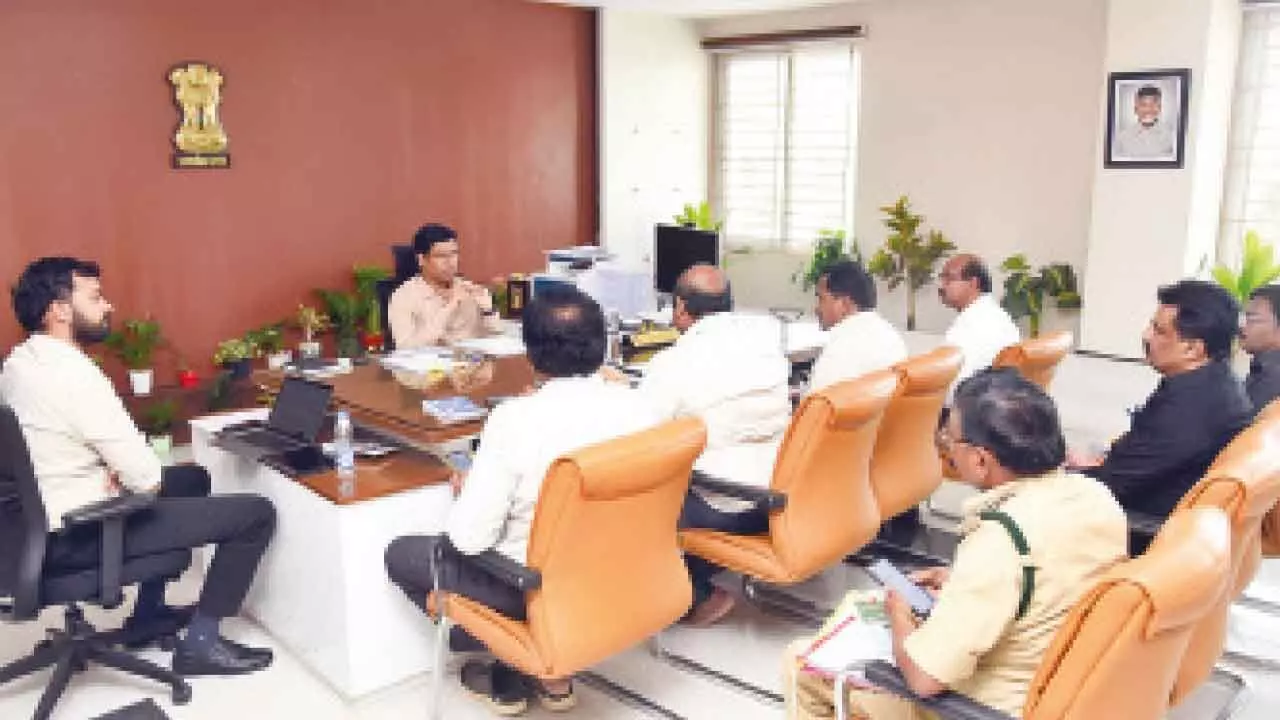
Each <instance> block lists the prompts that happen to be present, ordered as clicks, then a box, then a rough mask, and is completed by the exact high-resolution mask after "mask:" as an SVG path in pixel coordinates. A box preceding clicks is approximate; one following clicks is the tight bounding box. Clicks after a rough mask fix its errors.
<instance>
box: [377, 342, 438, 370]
mask: <svg viewBox="0 0 1280 720" xmlns="http://www.w3.org/2000/svg"><path fill="white" fill-rule="evenodd" d="M379 362H381V363H382V367H384V368H386V369H388V370H402V371H404V372H410V373H416V374H418V375H425V374H426V373H429V372H433V371H437V372H448V371H449V369H450V368H452V367H453V359H452V353H451V351H449V350H447V349H445V348H418V349H415V350H397V351H395V352H393V353H391V354H389V355H387V356H385V357H383V358H382V359H381V360H380V361H379Z"/></svg>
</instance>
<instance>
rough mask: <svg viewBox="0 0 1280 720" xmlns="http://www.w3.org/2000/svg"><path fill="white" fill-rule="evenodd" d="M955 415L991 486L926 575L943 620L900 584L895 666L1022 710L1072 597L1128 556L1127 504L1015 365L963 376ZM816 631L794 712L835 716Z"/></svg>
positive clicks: (893, 624) (952, 428)
mask: <svg viewBox="0 0 1280 720" xmlns="http://www.w3.org/2000/svg"><path fill="white" fill-rule="evenodd" d="M947 423H948V424H947V433H946V434H947V436H948V438H949V442H950V444H951V446H952V451H953V453H954V456H955V459H956V466H957V467H958V469H959V472H960V477H961V478H962V479H963V481H964V482H965V483H967V484H970V485H973V486H974V487H976V488H979V489H981V490H983V491H984V492H983V493H982V494H981V495H978V496H976V497H974V498H973V499H971V500H970V501H969V502H968V503H967V504H966V506H965V512H964V521H963V524H962V525H961V528H962V531H963V533H964V539H963V540H962V541H961V543H960V545H959V547H958V548H957V550H956V556H955V563H954V564H953V565H952V566H951V567H950V568H934V569H930V570H923V571H920V572H918V573H915V574H914V576H913V579H914V580H915V581H916V582H917V583H919V584H921V585H922V586H924V587H925V589H926V590H927V591H928V592H930V593H931V594H933V595H934V597H935V600H936V603H935V605H934V607H933V612H932V613H931V614H930V615H929V618H928V619H927V620H925V621H923V622H921V621H920V620H919V619H917V618H916V617H915V616H914V614H913V613H912V611H911V608H910V606H908V605H907V604H906V602H905V601H903V600H902V598H901V597H899V596H897V595H895V594H893V593H890V594H889V596H888V598H887V601H886V607H885V609H886V611H887V614H888V616H889V621H890V628H891V633H892V635H893V658H894V664H895V665H897V667H898V668H899V669H900V670H901V671H902V674H903V675H904V676H905V678H906V681H907V683H908V684H909V685H910V687H911V690H912V691H913V692H915V693H916V694H917V695H920V696H922V697H931V696H933V695H937V694H939V693H941V692H944V691H947V690H952V691H955V692H958V693H961V694H964V695H967V696H969V697H970V698H972V699H974V700H976V701H978V702H980V703H983V704H985V705H988V706H990V707H993V708H995V709H997V710H1000V711H1002V712H1005V713H1008V714H1009V715H1010V716H1012V717H1019V716H1020V715H1021V711H1022V705H1023V703H1024V701H1025V700H1026V697H1027V691H1028V690H1029V688H1030V685H1031V681H1032V679H1033V678H1034V676H1035V673H1036V670H1037V668H1038V666H1039V664H1040V658H1041V657H1043V655H1044V653H1045V651H1046V650H1047V649H1048V648H1049V644H1050V643H1051V642H1052V641H1053V637H1054V633H1055V632H1057V630H1058V628H1059V626H1061V624H1062V622H1063V621H1064V620H1065V619H1066V616H1067V614H1068V612H1069V611H1070V609H1071V607H1072V606H1073V605H1074V604H1075V603H1076V601H1077V600H1078V599H1079V598H1080V597H1082V596H1083V595H1084V593H1085V592H1087V591H1088V590H1089V589H1090V588H1091V587H1092V586H1093V585H1094V584H1095V583H1096V582H1097V580H1098V579H1099V578H1100V577H1101V575H1102V573H1103V572H1105V571H1106V570H1107V569H1108V568H1109V567H1111V566H1112V565H1113V564H1114V563H1116V562H1118V561H1120V560H1122V559H1124V558H1125V557H1126V553H1125V543H1126V538H1127V526H1126V522H1125V516H1124V511H1123V510H1122V509H1121V508H1120V505H1119V504H1118V503H1117V502H1116V500H1115V498H1114V497H1112V496H1111V493H1110V492H1108V490H1107V488H1106V487H1105V486H1104V485H1102V484H1101V483H1099V482H1098V481H1096V480H1093V479H1092V478H1089V477H1086V476H1084V475H1079V474H1075V473H1071V472H1065V471H1063V470H1061V469H1060V466H1061V465H1062V461H1063V458H1064V456H1065V454H1066V445H1065V441H1064V440H1063V437H1062V428H1061V426H1060V424H1059V421H1058V411H1057V408H1055V407H1054V404H1053V401H1052V400H1051V399H1050V398H1049V396H1048V395H1046V394H1045V393H1044V391H1043V390H1041V389H1040V388H1039V387H1037V386H1036V385H1034V384H1033V383H1031V382H1029V381H1027V380H1026V379H1024V378H1023V377H1022V376H1020V375H1019V374H1018V373H1017V372H1016V371H1014V370H1012V369H999V370H984V371H980V372H979V373H978V374H977V375H974V376H972V377H971V378H970V379H969V380H967V381H965V382H964V383H962V384H961V385H960V387H959V389H958V390H957V391H956V397H955V405H954V406H953V408H952V412H951V414H950V417H949V418H948V421H947ZM993 512H994V513H995V514H994V515H993V514H990V513H993ZM1015 530H1016V532H1015ZM1018 535H1020V536H1021V537H1017V536H1018ZM1015 538H1016V539H1015ZM1019 543H1023V544H1024V547H1025V550H1022V551H1020V550H1019V548H1018V544H1019ZM1024 556H1025V557H1024ZM1028 562H1029V563H1030V565H1031V566H1033V567H1034V568H1035V573H1034V576H1033V578H1032V580H1031V582H1030V583H1027V580H1026V575H1025V574H1024V572H1023V568H1024V567H1025V564H1026V563H1028ZM812 642H813V641H812V639H808V640H802V641H799V642H797V643H795V644H793V645H792V646H791V648H789V652H788V654H787V657H786V661H785V665H784V671H785V672H786V674H787V676H788V679H787V682H786V683H785V686H786V692H787V709H788V715H787V717H788V718H792V719H795V718H832V717H835V714H834V711H835V706H834V702H833V699H834V698H833V692H834V690H833V686H832V683H831V682H830V681H828V680H823V679H821V678H820V677H818V676H816V675H813V674H811V673H809V672H806V671H804V670H801V669H800V667H799V660H798V655H799V654H800V653H802V652H804V650H805V649H806V648H808V647H809V645H811V644H812ZM856 659H857V658H851V661H853V660H856ZM846 706H852V707H853V708H854V715H853V716H854V717H858V718H863V717H868V718H875V720H894V719H897V718H903V719H906V718H924V717H928V715H927V714H926V713H924V712H923V711H921V710H920V709H919V708H917V707H916V706H915V705H913V704H911V703H908V702H906V701H903V700H900V699H898V698H895V697H893V696H890V695H885V694H879V693H875V692H870V691H864V690H852V691H850V692H849V695H848V702H847V703H846Z"/></svg>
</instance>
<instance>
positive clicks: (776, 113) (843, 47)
mask: <svg viewBox="0 0 1280 720" xmlns="http://www.w3.org/2000/svg"><path fill="white" fill-rule="evenodd" d="M716 58H717V60H716V65H717V93H716V95H717V101H716V115H715V117H716V121H715V122H716V148H715V151H716V155H715V159H714V162H715V170H716V171H715V182H716V186H715V188H716V207H717V209H718V211H719V212H720V215H721V216H722V217H723V218H724V221H725V227H724V234H725V239H726V241H727V243H729V244H738V245H742V244H749V245H766V246H773V247H807V246H808V245H810V244H811V243H812V242H813V240H814V238H815V236H816V235H817V232H818V231H819V230H821V229H824V228H831V229H843V230H845V231H846V232H847V233H849V235H850V236H852V231H853V180H854V144H855V137H856V133H855V122H856V116H857V105H858V102H857V100H858V85H857V83H858V55H857V51H856V50H855V49H854V48H853V47H852V46H851V45H849V44H848V43H840V44H823V45H810V46H803V47H797V48H794V49H786V50H773V51H767V52H760V51H740V52H732V53H726V54H720V55H717V56H716Z"/></svg>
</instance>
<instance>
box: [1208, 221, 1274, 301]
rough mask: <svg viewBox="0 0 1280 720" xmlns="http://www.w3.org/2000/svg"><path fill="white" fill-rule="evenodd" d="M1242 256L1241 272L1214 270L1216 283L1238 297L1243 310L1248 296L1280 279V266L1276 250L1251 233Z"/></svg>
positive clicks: (1248, 234)
mask: <svg viewBox="0 0 1280 720" xmlns="http://www.w3.org/2000/svg"><path fill="white" fill-rule="evenodd" d="M1242 250H1243V252H1242V253H1241V255H1240V272H1238V273H1237V272H1232V270H1231V268H1228V267H1227V266H1225V265H1219V266H1217V267H1215V268H1214V269H1213V279H1214V280H1216V281H1217V282H1218V284H1219V285H1221V286H1222V287H1224V288H1226V289H1227V292H1229V293H1231V295H1232V296H1233V297H1235V299H1236V302H1238V303H1240V307H1244V306H1245V305H1247V304H1248V303H1249V296H1250V295H1252V294H1253V291H1254V290H1257V289H1258V288H1260V287H1262V286H1263V285H1270V284H1271V283H1273V282H1275V281H1276V280H1277V279H1280V265H1277V264H1276V262H1275V249H1274V248H1272V247H1271V246H1270V245H1266V244H1264V243H1263V242H1262V239H1261V238H1260V237H1258V233H1257V232H1255V231H1253V230H1250V231H1249V232H1247V233H1245V235H1244V247H1243V248H1242Z"/></svg>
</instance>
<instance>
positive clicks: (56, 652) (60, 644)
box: [0, 406, 191, 720]
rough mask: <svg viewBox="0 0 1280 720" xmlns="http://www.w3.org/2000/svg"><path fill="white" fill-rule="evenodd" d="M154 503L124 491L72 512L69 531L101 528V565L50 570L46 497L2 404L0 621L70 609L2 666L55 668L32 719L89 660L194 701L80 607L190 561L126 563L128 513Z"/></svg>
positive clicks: (170, 556)
mask: <svg viewBox="0 0 1280 720" xmlns="http://www.w3.org/2000/svg"><path fill="white" fill-rule="evenodd" d="M153 501H154V500H153V498H152V497H151V496H150V495H127V496H123V497H118V498H112V499H109V500H106V501H104V502H101V503H96V504H94V505H90V506H88V507H84V508H80V509H78V510H75V511H73V512H70V513H67V514H66V515H64V516H63V525H64V527H65V528H67V529H70V528H75V527H81V526H85V525H95V526H98V527H100V528H101V532H102V563H101V565H100V566H99V567H98V568H93V569H89V570H82V571H78V572H68V573H58V574H54V573H51V572H49V571H47V570H46V569H45V567H44V554H45V545H46V542H47V539H48V535H49V523H48V520H47V519H46V517H45V508H44V502H43V501H42V500H41V499H40V491H39V488H38V486H37V485H36V477H35V472H34V471H33V470H32V467H31V457H30V455H29V453H28V451H27V443H26V440H25V439H24V438H23V436H22V428H21V427H20V426H19V425H18V418H17V416H16V415H14V414H13V411H12V410H11V409H9V408H8V407H5V406H0V621H4V622H29V621H31V620H35V619H37V618H38V617H39V616H40V611H41V610H43V609H44V608H47V607H52V606H54V605H64V606H66V622H65V625H64V627H63V628H62V629H61V630H50V631H49V633H48V638H47V639H46V640H44V641H42V642H40V643H39V644H37V645H36V648H35V650H34V651H32V653H31V654H29V655H27V656H26V657H24V658H22V659H20V660H17V661H15V662H12V663H10V664H9V665H7V666H5V667H3V668H0V684H3V683H7V682H9V681H10V680H14V679H17V678H20V677H23V676H26V675H29V674H31V673H33V672H36V671H37V670H43V669H44V668H47V667H51V666H52V667H53V668H54V670H53V677H52V678H51V679H50V680H49V685H48V686H47V687H46V688H45V691H44V694H43V695H42V696H41V697H40V702H39V704H38V705H37V706H36V711H35V715H33V716H32V717H33V720H46V719H47V718H48V717H49V716H50V715H51V714H52V713H53V706H54V705H55V704H56V703H57V702H58V699H59V698H60V697H61V696H62V694H63V692H65V691H66V689H67V684H68V683H69V682H70V680H71V676H72V675H73V674H74V673H77V672H81V671H83V670H85V669H86V667H87V664H88V662H89V661H93V662H96V663H98V664H101V665H105V666H107V667H111V668H115V669H117V670H121V671H123V672H126V673H129V674H131V675H137V676H140V677H145V678H150V679H152V680H156V681H158V682H161V683H164V684H166V685H168V686H169V688H170V692H171V694H172V698H173V702H174V704H177V705H184V704H186V703H187V702H188V701H190V699H191V686H190V685H188V684H187V683H186V682H184V681H183V679H182V678H181V677H180V676H178V675H176V674H174V673H173V672H171V671H170V670H167V669H165V668H162V667H160V666H159V665H156V664H154V663H150V662H148V661H146V660H142V659H141V658H138V657H135V656H133V655H131V654H129V653H127V652H124V651H121V650H117V649H115V648H114V647H112V645H113V641H112V640H111V639H110V638H111V637H112V634H104V633H99V632H98V631H97V630H95V629H94V627H93V626H92V625H90V624H89V623H88V622H86V621H85V619H84V614H83V613H82V612H81V610H80V607H79V605H78V603H82V602H90V603H94V604H96V605H100V606H102V607H106V608H112V607H116V606H118V605H119V604H120V603H121V601H122V600H123V597H124V593H123V590H122V588H123V586H125V585H132V584H134V583H138V582H142V581H144V580H151V579H156V578H166V579H171V578H175V577H178V576H179V575H181V574H182V572H183V570H185V569H186V568H187V565H189V564H190V562H191V553H190V552H189V551H186V550H178V551H174V552H167V553H161V554H157V555H153V556H150V557H146V558H141V559H136V560H130V561H129V562H124V522H125V518H127V517H128V516H129V515H132V514H133V513H135V512H139V511H142V510H145V509H146V508H147V507H148V506H150V505H151V504H152V502H153Z"/></svg>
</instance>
